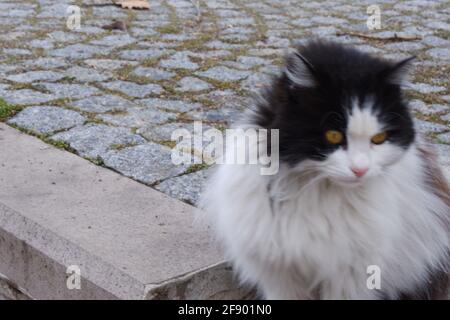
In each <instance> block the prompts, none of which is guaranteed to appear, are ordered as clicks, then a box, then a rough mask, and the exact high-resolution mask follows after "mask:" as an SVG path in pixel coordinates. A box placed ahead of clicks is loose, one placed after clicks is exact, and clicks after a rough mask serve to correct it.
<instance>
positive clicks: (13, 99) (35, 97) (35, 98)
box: [2, 89, 58, 105]
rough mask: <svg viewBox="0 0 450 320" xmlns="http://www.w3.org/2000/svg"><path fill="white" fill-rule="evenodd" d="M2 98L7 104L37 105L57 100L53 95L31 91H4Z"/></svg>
mask: <svg viewBox="0 0 450 320" xmlns="http://www.w3.org/2000/svg"><path fill="white" fill-rule="evenodd" d="M2 98H3V99H4V100H5V101H6V102H8V103H9V104H18V105H26V104H37V103H44V102H49V101H52V100H56V99H58V96H56V95H54V94H47V93H42V92H39V91H35V90H31V89H21V90H4V91H3V92H2Z"/></svg>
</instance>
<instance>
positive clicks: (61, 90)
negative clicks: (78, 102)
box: [36, 82, 100, 99]
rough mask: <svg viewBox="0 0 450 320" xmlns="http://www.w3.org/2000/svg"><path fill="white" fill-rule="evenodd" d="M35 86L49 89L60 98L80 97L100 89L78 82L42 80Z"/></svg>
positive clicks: (87, 95) (97, 92) (90, 94)
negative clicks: (45, 81) (67, 82)
mask: <svg viewBox="0 0 450 320" xmlns="http://www.w3.org/2000/svg"><path fill="white" fill-rule="evenodd" d="M36 87H39V88H42V89H44V90H47V91H50V92H51V93H52V94H54V95H55V96H57V97H58V98H61V99H66V98H71V99H80V98H85V97H89V96H92V95H95V94H99V93H100V90H98V89H97V88H95V87H92V86H87V85H80V84H66V83H49V82H48V83H44V82H42V83H39V84H36Z"/></svg>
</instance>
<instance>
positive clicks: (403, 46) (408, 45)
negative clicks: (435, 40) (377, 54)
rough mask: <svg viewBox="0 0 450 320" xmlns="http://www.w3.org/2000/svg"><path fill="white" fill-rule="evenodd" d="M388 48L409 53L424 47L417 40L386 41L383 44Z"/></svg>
mask: <svg viewBox="0 0 450 320" xmlns="http://www.w3.org/2000/svg"><path fill="white" fill-rule="evenodd" d="M384 47H385V48H387V49H390V50H398V51H406V52H408V53H410V54H413V53H414V52H417V51H419V50H421V49H423V48H424V46H423V45H422V44H420V43H418V42H396V43H388V44H386V45H385V46H384Z"/></svg>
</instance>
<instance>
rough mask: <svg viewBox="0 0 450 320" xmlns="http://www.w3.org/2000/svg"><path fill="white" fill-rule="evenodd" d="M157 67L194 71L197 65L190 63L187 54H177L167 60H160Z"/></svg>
mask: <svg viewBox="0 0 450 320" xmlns="http://www.w3.org/2000/svg"><path fill="white" fill-rule="evenodd" d="M159 65H160V66H161V67H163V68H167V69H187V70H196V69H198V67H199V65H198V64H197V63H195V62H192V61H191V60H190V58H189V53H186V52H177V53H175V54H173V55H172V56H170V58H168V59H164V60H161V61H160V63H159Z"/></svg>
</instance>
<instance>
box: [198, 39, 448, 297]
mask: <svg viewBox="0 0 450 320" xmlns="http://www.w3.org/2000/svg"><path fill="white" fill-rule="evenodd" d="M410 60H411V59H406V60H404V61H401V62H398V63H393V62H389V61H385V60H383V59H380V58H377V57H373V56H371V55H368V54H366V53H363V52H360V51H358V50H356V49H354V48H351V47H348V46H344V45H340V44H337V43H333V42H324V41H312V42H309V43H307V44H306V45H303V46H299V47H298V48H297V49H296V52H295V53H293V54H291V55H289V56H288V57H287V59H286V66H285V68H284V71H283V72H282V74H281V75H279V76H277V77H276V78H275V79H273V82H272V83H271V85H270V87H269V88H268V89H266V90H265V91H264V92H263V93H262V95H261V97H260V98H259V99H258V100H257V101H256V103H255V106H254V108H252V112H251V114H250V115H248V116H246V117H245V119H246V120H245V121H243V122H242V124H240V125H238V126H237V127H238V128H244V129H245V128H265V129H279V142H278V143H277V144H276V145H270V143H269V141H266V140H264V139H262V140H259V142H258V144H259V146H260V147H262V149H264V148H268V149H269V150H275V149H274V148H277V150H279V156H280V167H279V171H278V173H277V174H275V175H261V174H260V170H259V169H258V168H259V166H258V165H232V164H221V165H218V166H217V167H216V169H215V172H214V173H213V174H212V176H211V178H210V179H209V182H208V184H207V185H206V188H205V193H204V196H203V207H204V208H205V211H206V212H207V214H208V217H209V218H211V220H212V222H213V226H214V228H215V231H216V233H217V235H218V239H219V240H220V242H221V243H222V244H223V246H224V248H225V252H226V256H227V258H228V259H229V260H230V261H231V263H232V264H233V266H234V268H235V270H236V272H237V274H238V275H239V278H240V279H241V280H242V281H244V282H246V283H249V284H251V285H255V286H256V287H257V288H258V289H259V290H260V292H261V293H262V295H263V296H264V297H265V298H267V299H443V298H446V297H447V295H448V292H447V290H448V285H449V280H448V279H449V277H448V274H449V266H450V258H449V253H450V240H449V234H450V232H449V230H450V224H449V216H450V191H449V187H448V184H447V182H446V180H445V178H444V176H443V174H442V173H441V171H440V168H439V166H438V164H437V160H436V158H435V157H434V155H433V153H432V152H431V151H430V149H429V146H428V145H427V144H426V143H425V142H424V141H423V140H421V139H420V137H419V136H418V134H417V133H416V131H415V129H414V122H413V119H412V117H411V115H410V112H409V110H408V105H407V101H406V100H405V98H404V97H403V94H402V88H401V85H402V83H403V81H404V78H405V76H406V74H407V71H408V70H407V69H408V67H409V65H410ZM227 150H228V149H227ZM372 265H375V266H378V267H379V270H380V271H381V288H380V289H369V288H368V286H367V279H368V278H369V276H370V275H369V274H368V273H367V270H368V269H367V268H368V267H369V266H372Z"/></svg>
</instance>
